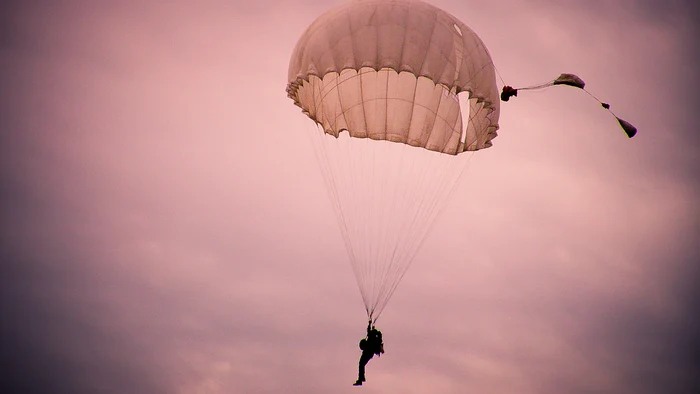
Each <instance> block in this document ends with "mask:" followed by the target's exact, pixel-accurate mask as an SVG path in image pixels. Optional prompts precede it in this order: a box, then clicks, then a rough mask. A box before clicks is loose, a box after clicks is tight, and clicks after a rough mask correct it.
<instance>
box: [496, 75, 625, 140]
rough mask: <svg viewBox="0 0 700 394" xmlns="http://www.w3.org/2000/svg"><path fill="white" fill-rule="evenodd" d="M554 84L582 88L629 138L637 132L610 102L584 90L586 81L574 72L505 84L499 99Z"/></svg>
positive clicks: (506, 99)
mask: <svg viewBox="0 0 700 394" xmlns="http://www.w3.org/2000/svg"><path fill="white" fill-rule="evenodd" d="M555 85H567V86H573V87H575V88H579V89H581V90H583V91H584V92H586V93H588V94H589V95H590V96H591V97H593V98H594V99H596V100H597V101H598V102H599V103H600V105H601V106H602V107H603V108H605V109H607V110H608V111H609V112H610V113H611V114H612V115H613V116H614V117H615V119H617V122H618V123H619V124H620V127H622V130H624V131H625V134H627V136H628V137H629V138H632V137H634V136H635V135H636V134H637V128H636V127H634V126H633V125H632V124H631V123H629V122H627V121H626V120H623V119H621V118H619V117H618V116H617V115H615V113H614V112H613V111H612V110H611V109H610V104H608V103H604V102H602V101H600V100H599V99H598V98H597V97H596V96H594V95H593V94H591V92H589V91H588V90H586V83H585V82H583V80H582V79H581V78H579V77H578V76H577V75H574V74H561V75H560V76H559V77H558V78H557V79H555V80H552V81H549V82H545V83H543V84H539V85H532V86H527V87H524V88H517V89H515V88H513V87H511V86H507V85H506V86H504V87H503V91H502V92H501V100H503V101H508V100H510V98H511V97H513V96H515V97H517V96H518V91H519V90H539V89H544V88H548V87H550V86H555Z"/></svg>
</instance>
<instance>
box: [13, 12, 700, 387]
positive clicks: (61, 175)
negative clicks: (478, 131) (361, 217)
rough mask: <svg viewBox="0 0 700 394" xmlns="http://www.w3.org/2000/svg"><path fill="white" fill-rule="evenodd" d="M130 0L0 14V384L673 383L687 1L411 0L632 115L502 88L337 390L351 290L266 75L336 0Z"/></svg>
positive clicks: (689, 91)
mask: <svg viewBox="0 0 700 394" xmlns="http://www.w3.org/2000/svg"><path fill="white" fill-rule="evenodd" d="M145 3H149V4H151V3H150V2H121V3H119V5H106V4H102V3H100V4H97V3H95V4H92V3H90V5H86V4H88V3H84V4H77V3H73V4H68V3H66V4H63V5H58V3H54V2H47V3H46V4H44V5H42V6H30V5H21V6H16V7H12V6H6V5H4V6H3V7H5V9H3V10H2V11H1V12H0V15H2V17H0V26H1V27H0V29H2V30H0V32H1V35H0V38H1V39H2V40H1V41H0V61H1V62H0V72H1V73H0V75H2V77H1V78H2V90H3V95H2V104H3V105H2V106H0V126H1V127H0V132H1V133H2V134H0V136H1V138H2V143H1V144H0V164H1V165H0V191H1V194H0V196H1V199H0V201H1V202H2V204H1V205H0V207H1V209H0V214H1V216H0V222H1V223H2V226H0V230H1V231H2V232H1V233H0V234H2V244H3V247H2V259H1V260H2V270H3V274H2V280H0V288H1V289H2V290H0V294H1V295H2V300H3V301H2V304H3V308H2V314H3V318H2V323H1V324H0V328H1V329H2V337H3V345H2V346H3V348H4V351H3V352H2V353H3V355H2V358H3V364H4V365H8V366H9V367H8V368H9V369H6V372H8V371H9V374H10V375H12V376H13V377H11V378H10V379H9V380H7V381H3V383H2V385H7V386H8V388H9V391H8V392H14V393H24V392H29V393H34V392H37V393H38V392H71V393H95V392H100V393H115V394H123V393H177V394H181V393H305V394H320V393H334V394H336V393H338V394H339V393H346V392H354V391H353V390H362V391H363V392H365V393H402V394H411V393H443V394H448V393H521V394H527V393H533V394H534V393H537V394H547V393H589V392H596V393H658V392H668V393H695V392H698V390H699V389H700V382H699V381H698V378H697V377H694V376H693V375H694V372H695V371H697V369H698V367H699V366H700V360H699V358H698V354H699V353H700V350H699V349H698V348H699V347H700V346H699V344H698V339H697V337H696V336H695V332H697V331H698V321H697V316H696V312H695V311H696V309H697V305H698V296H699V295H698V292H697V280H698V279H699V277H700V275H699V274H700V273H699V272H698V263H699V262H700V250H699V249H698V246H697V240H698V239H700V237H699V236H700V220H699V219H700V205H699V204H698V201H700V200H699V198H700V188H699V184H698V180H699V179H700V172H699V171H698V169H700V147H699V143H698V141H699V140H700V138H699V137H698V135H697V131H698V129H699V128H700V122H698V121H697V117H696V116H697V115H696V113H695V112H696V111H697V108H698V100H697V98H696V97H694V96H693V94H695V93H694V91H693V89H694V87H695V86H698V82H699V80H698V74H697V69H698V61H697V60H698V53H697V52H698V50H697V43H696V42H695V41H693V39H692V37H696V36H697V33H698V24H697V18H696V16H697V10H696V9H695V8H691V6H690V5H689V4H691V3H690V2H683V1H669V2H660V1H658V2H657V1H651V0H646V1H632V0H624V1H623V0H620V1H615V2H610V1H605V2H603V1H595V2H594V1H586V2H584V1H554V0H551V1H549V0H536V1H514V0H511V1H493V2H479V1H457V0H442V1H438V0H435V1H432V2H431V3H432V4H434V5H436V6H438V7H440V8H442V9H444V10H446V11H448V12H449V13H451V14H453V15H454V16H456V17H457V18H459V19H460V20H462V21H463V22H464V23H466V24H467V25H468V26H470V27H471V28H472V29H473V30H474V31H475V32H476V33H477V34H478V35H479V36H480V37H481V38H482V40H483V41H484V42H485V44H486V45H487V46H488V48H489V51H490V53H491V55H492V57H493V60H494V62H495V64H496V67H497V68H498V71H499V72H500V74H501V75H502V77H503V78H504V79H505V81H506V83H508V84H510V85H513V86H523V85H529V84H535V83H538V82H544V81H548V80H551V79H553V78H554V77H556V76H557V75H559V74H560V73H562V72H571V73H576V74H578V75H579V76H581V77H582V78H583V79H584V80H585V81H586V82H587V88H588V89H589V90H590V91H591V92H592V93H594V94H595V95H597V96H598V97H600V98H601V99H602V100H603V101H606V102H609V103H610V104H611V105H612V109H613V110H614V111H615V112H616V114H617V115H619V116H620V117H621V118H623V119H626V120H628V121H630V122H631V123H633V124H635V125H636V126H637V127H638V129H639V134H638V135H637V137H635V138H634V139H632V140H629V139H627V138H626V137H625V136H624V134H623V132H622V130H621V129H619V127H618V125H617V123H616V122H615V119H614V118H613V117H611V116H610V115H609V114H608V113H607V112H606V111H604V110H602V109H601V108H600V107H599V105H598V104H597V103H596V102H595V101H593V100H591V99H590V97H588V96H587V95H586V94H585V93H583V92H581V91H578V90H575V89H567V88H555V89H551V90H549V91H547V92H546V93H532V94H522V95H520V97H518V98H515V99H512V100H511V101H510V102H508V103H503V105H502V107H501V119H500V127H501V128H500V130H499V136H498V137H497V138H496V139H495V140H494V146H493V147H492V148H489V149H487V150H483V151H480V152H477V153H475V154H474V157H473V158H472V161H471V164H470V166H469V169H468V172H467V173H466V174H465V176H464V177H463V178H462V180H461V183H460V184H459V186H458V188H457V190H456V191H455V193H454V195H453V196H452V199H451V200H450V201H449V203H448V206H447V208H446V212H447V213H446V214H444V215H442V216H441V217H440V219H439V220H438V222H437V224H436V225H435V227H434V229H433V231H432V232H431V234H430V235H429V237H428V239H427V240H426V242H425V244H424V246H423V248H422V249H421V251H420V252H419V253H418V255H417V257H416V260H415V262H414V264H413V266H412V267H411V269H410V270H409V271H408V274H407V275H406V277H405V278H404V280H403V282H402V284H401V285H400V287H399V288H398V290H397V292H396V293H395V295H394V298H393V299H392V300H391V302H390V304H389V306H388V307H387V309H386V310H385V311H384V314H383V315H382V319H381V321H380V325H379V326H380V327H379V328H380V329H382V331H383V332H384V335H385V344H386V351H387V352H386V354H385V355H384V356H382V357H381V358H380V359H374V360H372V361H371V362H370V364H369V365H368V369H367V378H368V382H367V384H366V385H365V386H364V387H362V388H361V389H358V388H354V387H352V386H351V384H352V382H353V381H354V379H355V377H356V374H357V361H358V358H359V354H360V351H359V349H358V347H357V342H358V341H359V339H360V338H361V337H362V336H363V332H364V329H365V326H364V325H365V321H366V320H365V315H364V308H363V306H362V301H361V299H360V295H359V293H358V290H357V286H356V284H355V279H354V277H353V274H352V271H351V268H350V265H349V262H348V259H347V255H346V252H345V250H344V245H343V242H342V238H341V237H340V232H339V231H338V227H337V225H336V223H335V217H334V215H333V211H332V209H331V205H330V203H329V201H328V198H327V195H326V191H325V186H324V183H323V180H322V178H321V174H320V171H319V169H318V165H317V164H316V161H315V158H314V153H313V149H312V146H311V144H310V141H309V139H308V138H307V137H306V136H304V135H303V133H304V132H306V131H307V130H308V128H307V127H306V124H307V123H308V119H307V118H305V117H304V116H303V115H302V114H301V113H300V111H299V109H298V108H297V107H295V106H294V105H293V104H292V101H291V100H289V99H288V98H287V97H286V93H285V87H286V84H287V81H286V78H287V67H288V62H289V56H290V55H291V52H292V50H293V48H294V45H295V43H296V41H297V39H298V38H299V36H300V35H301V34H302V32H303V30H304V29H305V27H306V26H308V25H309V24H310V23H311V22H312V21H313V20H314V19H315V18H316V17H317V16H319V15H320V14H321V13H323V12H324V11H326V10H327V9H329V8H331V7H332V6H333V5H336V4H340V3H342V2H340V1H331V0H328V1H320V0H307V1H291V0H290V1H282V0H279V1H274V0H265V1H255V2H247V1H245V2H243V1H240V2H238V1H229V2H226V3H224V2H217V3H209V2H176V4H171V5H144V4H145ZM153 4H155V3H153ZM693 5H694V4H693ZM3 388H4V386H3ZM2 391H7V390H2Z"/></svg>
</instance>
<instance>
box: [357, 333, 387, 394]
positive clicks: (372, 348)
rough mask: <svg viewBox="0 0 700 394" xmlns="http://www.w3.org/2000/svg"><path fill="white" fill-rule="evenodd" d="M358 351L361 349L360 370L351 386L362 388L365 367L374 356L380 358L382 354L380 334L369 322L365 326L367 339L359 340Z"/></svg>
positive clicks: (382, 344) (382, 343) (382, 346)
mask: <svg viewBox="0 0 700 394" xmlns="http://www.w3.org/2000/svg"><path fill="white" fill-rule="evenodd" d="M360 349H362V355H361V356H360V370H359V374H358V377H357V381H356V382H355V383H354V384H353V386H362V382H364V381H365V366H366V365H367V363H368V362H369V360H371V359H372V357H374V355H375V354H376V355H377V356H381V355H382V354H383V353H384V342H383V341H382V332H381V331H379V330H377V329H376V328H375V327H374V326H373V325H372V321H371V320H370V321H369V323H368V324H367V337H366V338H362V339H361V340H360Z"/></svg>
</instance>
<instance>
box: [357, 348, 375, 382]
mask: <svg viewBox="0 0 700 394" xmlns="http://www.w3.org/2000/svg"><path fill="white" fill-rule="evenodd" d="M373 356H374V354H373V353H371V352H362V356H360V373H359V374H358V378H357V380H358V381H359V382H364V381H365V366H366V365H367V363H368V362H369V360H371V359H372V357H373Z"/></svg>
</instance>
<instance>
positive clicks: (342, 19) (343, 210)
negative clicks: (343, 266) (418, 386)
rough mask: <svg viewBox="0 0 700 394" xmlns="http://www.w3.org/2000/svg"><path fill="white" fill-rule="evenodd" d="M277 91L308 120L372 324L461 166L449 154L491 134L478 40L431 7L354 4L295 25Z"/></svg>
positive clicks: (492, 87)
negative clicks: (296, 33) (284, 78)
mask: <svg viewBox="0 0 700 394" xmlns="http://www.w3.org/2000/svg"><path fill="white" fill-rule="evenodd" d="M287 93H288V96H289V97H290V98H291V99H292V100H293V101H294V104H295V105H297V106H299V107H300V108H301V109H302V111H303V113H304V114H306V115H307V116H308V117H309V118H311V120H313V122H314V123H315V124H316V125H317V126H318V127H310V128H309V132H310V134H311V138H312V141H313V143H314V148H315V151H316V153H317V156H318V159H319V164H320V167H321V169H322V172H323V175H324V179H325V181H326V186H327V191H328V193H329V195H330V197H331V201H332V203H333V206H334V209H335V212H336V214H337V217H338V221H339V224H340V229H341V233H342V235H343V239H344V241H345V244H346V247H347V250H348V254H349V258H350V261H351V264H352V267H353V270H354V272H355V275H356V278H357V282H358V285H359V288H360V293H361V295H362V298H363V300H364V303H365V308H366V310H367V314H368V316H369V318H370V319H371V320H372V319H374V320H376V319H377V318H378V317H379V314H380V313H381V312H382V310H383V308H384V307H385V306H386V303H387V302H388V301H389V298H391V295H392V294H393V292H394V290H395V289H396V286H397V285H398V283H399V281H400V280H401V278H402V277H403V275H404V273H405V272H406V270H407V269H408V267H409V265H410V264H411V262H412V260H413V258H414V256H415V254H416V253H417V251H418V249H419V248H420V245H421V243H422V242H423V240H424V239H425V236H426V235H427V233H428V231H429V230H430V227H431V224H432V223H433V222H434V220H435V218H436V216H437V214H438V213H439V211H440V209H441V208H442V207H443V206H444V204H445V202H446V200H447V198H448V197H449V195H450V192H451V190H453V188H454V186H455V185H456V183H457V180H458V178H459V176H460V175H461V173H462V171H463V170H464V168H465V166H466V163H467V162H468V159H469V157H468V156H467V157H465V156H463V155H460V154H461V153H463V152H467V151H476V150H479V149H483V148H488V147H490V146H491V140H492V139H493V138H494V137H496V130H497V129H498V116H499V105H500V102H499V91H498V88H497V86H496V77H495V69H494V67H493V62H492V60H491V57H490V55H489V53H488V51H487V49H486V47H485V46H484V44H483V42H482V41H481V39H479V37H477V35H476V34H475V33H474V32H473V31H472V30H471V29H470V28H469V27H467V26H466V25H465V24H463V23H462V22H460V21H459V20H457V19H456V18H455V17H453V16H452V15H450V14H448V13H447V12H445V11H443V10H441V9H439V8H436V7H434V6H432V5H429V4H426V3H424V2H421V1H417V0H359V1H353V2H351V3H348V4H346V5H342V6H339V7H337V8H335V9H332V10H330V11H328V12H326V13H325V14H323V15H322V16H320V17H319V18H318V19H317V20H316V21H315V22H313V23H312V24H311V26H309V27H308V29H307V30H306V31H305V32H304V34H303V35H302V36H301V38H300V39H299V42H298V43H297V46H296V48H295V50H294V52H293V54H292V57H291V60H290V64H289V78H288V85H287ZM460 93H462V94H460ZM460 100H462V102H460ZM463 111H464V112H465V114H464V115H466V114H467V113H468V116H467V117H463V113H462V112H463ZM310 124H312V123H310ZM312 125H313V124H312Z"/></svg>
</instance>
